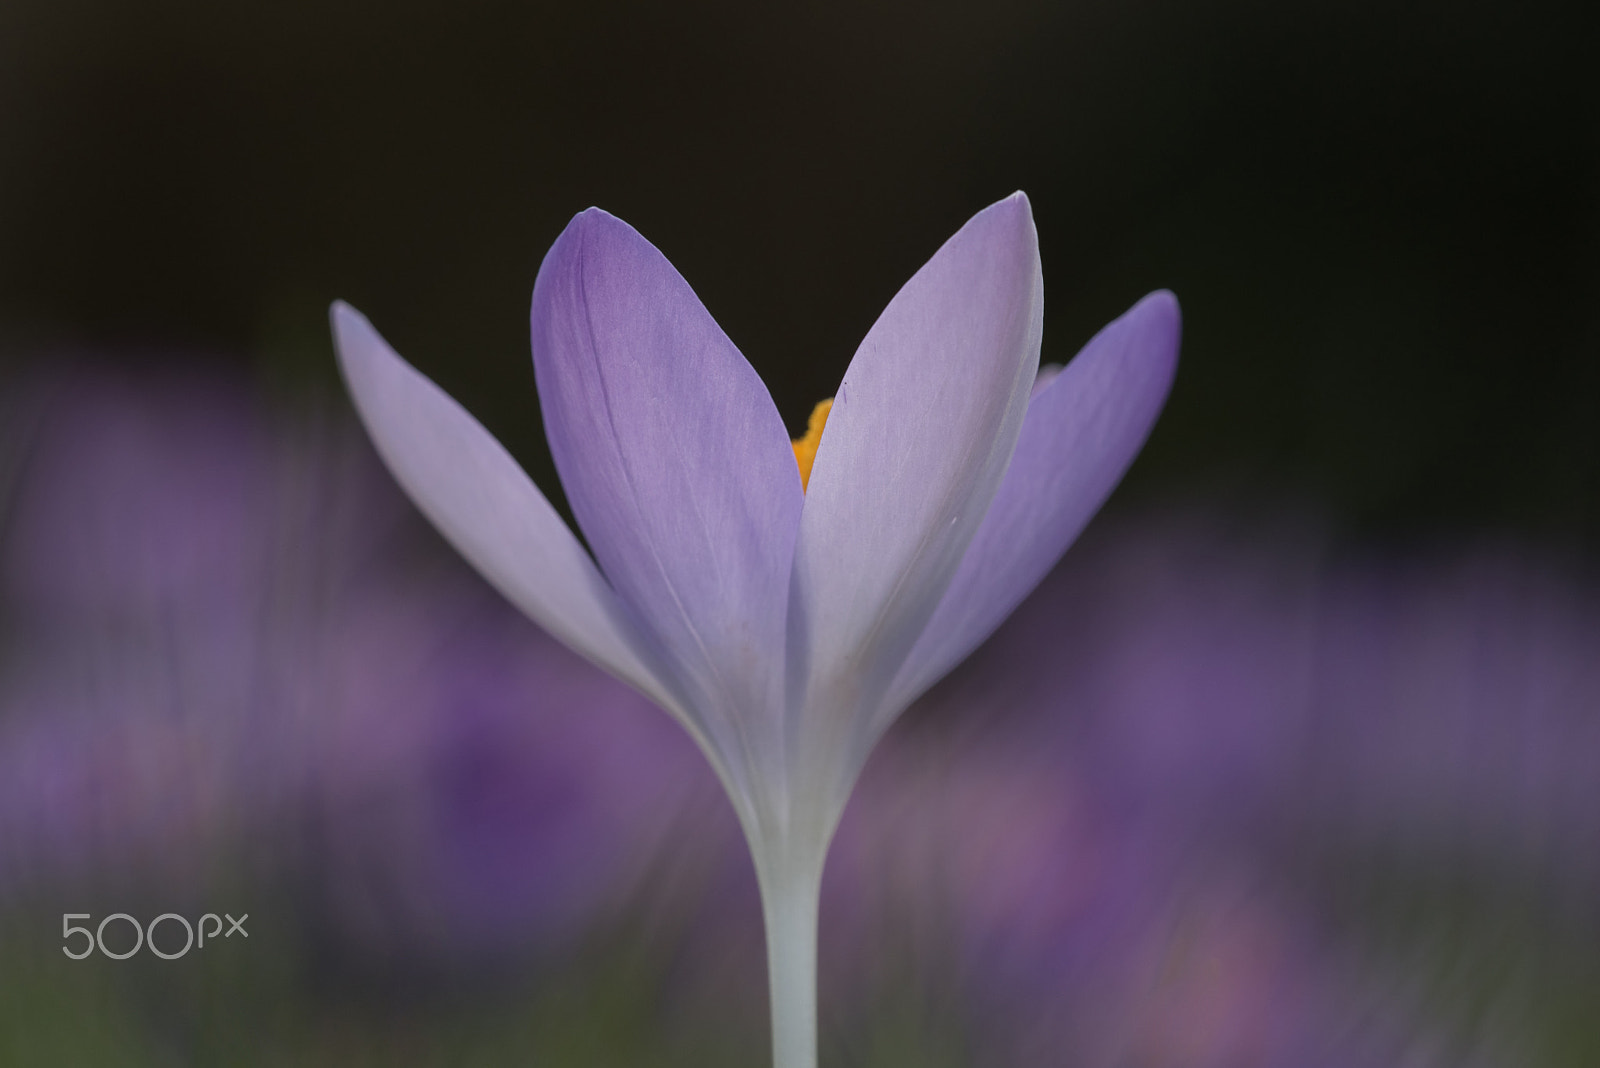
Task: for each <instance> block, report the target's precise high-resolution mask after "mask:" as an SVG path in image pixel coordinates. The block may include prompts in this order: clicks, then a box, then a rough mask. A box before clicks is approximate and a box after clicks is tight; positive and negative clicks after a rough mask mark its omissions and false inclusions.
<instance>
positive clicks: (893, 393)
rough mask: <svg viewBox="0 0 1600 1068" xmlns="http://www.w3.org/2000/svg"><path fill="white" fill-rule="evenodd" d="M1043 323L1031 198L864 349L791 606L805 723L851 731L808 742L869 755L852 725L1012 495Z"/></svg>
mask: <svg viewBox="0 0 1600 1068" xmlns="http://www.w3.org/2000/svg"><path fill="white" fill-rule="evenodd" d="M1043 314H1044V284H1043V281H1042V277H1041V274H1040V268H1039V250H1038V237H1037V235H1036V233H1035V231H1034V226H1033V216H1032V213H1031V211H1030V209H1029V206H1028V201H1027V198H1026V197H1024V196H1023V195H1022V194H1021V193H1017V194H1015V195H1013V196H1012V197H1010V198H1008V199H1006V200H1003V201H1001V202H1000V203H998V204H995V205H992V206H991V207H989V208H986V209H985V210H983V211H982V212H979V213H978V214H977V215H976V216H974V217H973V218H972V220H971V221H970V222H968V223H967V224H966V225H965V226H964V227H962V228H961V230H960V231H959V232H958V233H957V234H956V235H955V236H954V237H952V238H951V239H950V240H949V241H947V242H945V244H944V246H943V247H942V248H940V249H939V251H938V252H937V253H935V254H934V256H933V258H932V259H931V260H929V261H928V263H927V264H926V265H924V266H923V267H922V269H921V270H919V271H918V272H917V273H916V275H915V276H913V277H912V279H911V280H910V281H909V282H907V283H906V285H905V287H904V288H903V289H901V290H900V292H899V293H898V294H896V295H895V297H894V299H893V300H891V301H890V302H889V306H888V307H887V308H885V309H884V312H883V315H882V316H881V317H879V319H878V321H877V323H875V324H874V325H873V327H872V329H871V330H870V331H869V332H868V334H867V336H866V339H865V340H863V341H862V343H861V347H860V348H859V349H858V350H857V352H856V355H855V358H854V359H853V360H852V361H851V363H850V368H849V370H848V371H846V372H845V376H844V382H843V383H842V384H841V385H840V387H839V392H838V395H837V396H836V397H835V398H834V403H833V411H832V413H831V415H830V416H829V418H828V424H827V429H826V430H825V431H824V432H823V435H822V442H821V446H820V448H819V449H818V451H817V459H816V466H815V467H814V468H813V469H812V474H811V482H810V487H809V489H808V491H807V494H806V501H805V509H804V511H803V513H802V515H801V520H800V537H799V542H798V544H797V546H796V550H795V573H794V585H793V587H792V590H791V594H790V596H791V598H792V608H791V614H792V619H791V637H790V640H791V656H793V657H795V659H796V662H797V663H798V664H800V665H802V668H801V670H803V671H804V677H805V679H806V682H805V689H804V692H803V693H802V694H800V695H798V696H797V702H798V706H797V707H798V708H799V709H801V710H803V711H801V712H800V713H799V714H800V715H801V716H803V717H805V718H808V719H809V718H813V717H816V716H823V717H835V718H836V719H837V721H838V722H836V723H835V725H834V729H832V730H830V729H827V728H826V727H825V726H823V725H809V724H808V725H806V726H804V727H802V728H800V730H799V731H798V732H797V733H800V734H804V733H808V732H809V733H810V734H811V735H821V736H830V735H831V736H834V737H835V738H837V739H838V740H839V741H841V742H842V743H843V744H846V745H849V746H852V747H853V746H855V745H856V741H855V740H854V739H853V738H849V737H847V736H849V735H851V734H853V733H855V730H856V727H855V724H854V722H853V721H854V720H859V717H860V716H861V715H862V714H863V713H864V712H865V710H867V709H870V708H871V707H873V706H874V705H875V704H876V703H877V701H878V699H880V698H881V697H882V695H883V692H884V690H885V688H886V687H887V686H888V684H889V682H890V680H891V679H892V678H893V673H894V671H895V670H896V669H897V668H898V667H899V663H900V660H901V658H903V657H904V656H905V654H906V653H907V652H908V651H909V649H910V647H911V643H912V641H913V640H915V638H916V635H917V634H919V633H920V632H921V630H922V627H923V625H924V624H925V623H926V622H927V620H928V617H929V615H930V614H931V613H932V612H933V610H934V607H935V606H936V605H937V604H938V601H939V598H940V596H941V595H942V594H943V593H944V589H945V586H946V584H947V583H948V582H949V580H950V576H951V575H952V574H953V573H954V571H955V569H956V566H957V565H958V564H959V563H960V561H961V555H962V553H963V552H964V551H965V549H966V547H967V543H968V542H969V541H970V540H971V538H972V536H973V534H974V533H975V532H976V530H977V528H978V524H979V522H980V521H981V520H982V519H983V514H984V512H985V510H986V509H987V508H988V506H989V501H990V499H991V497H992V496H993V494H994V492H995V490H996V488H997V487H998V486H999V484H1000V478H1001V476H1002V475H1003V474H1004V472H1005V468H1006V462H1007V461H1008V460H1009V459H1010V456H1011V451H1012V449H1013V447H1014V446H1015V444H1016V440H1017V434H1018V432H1019V431H1020V429H1021V426H1022V419H1023V415H1024V412H1025V411H1026V408H1027V402H1028V392H1029V389H1030V388H1031V386H1032V384H1033V381H1034V376H1035V374H1036V372H1037V370H1038V364H1039V338H1040V333H1041V331H1042V329H1043ZM822 744H828V743H826V742H824V743H822ZM852 774H853V771H852Z"/></svg>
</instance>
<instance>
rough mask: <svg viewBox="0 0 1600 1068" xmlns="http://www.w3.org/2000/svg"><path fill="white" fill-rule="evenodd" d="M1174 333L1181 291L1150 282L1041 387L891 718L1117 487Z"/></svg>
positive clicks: (1143, 431)
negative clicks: (1155, 288) (1149, 288)
mask: <svg viewBox="0 0 1600 1068" xmlns="http://www.w3.org/2000/svg"><path fill="white" fill-rule="evenodd" d="M1178 335H1179V316H1178V302H1177V300H1176V299H1175V298H1174V297H1173V296H1172V294H1171V293H1168V292H1166V291H1165V290H1162V291H1159V292H1156V293H1151V294H1150V295H1149V296H1147V297H1145V298H1144V299H1143V300H1141V301H1139V303H1137V304H1135V305H1134V306H1133V307H1132V308H1131V309H1129V310H1128V311H1127V312H1126V313H1124V314H1123V315H1122V317H1121V318H1119V319H1117V320H1116V321H1115V322H1113V323H1111V324H1110V325H1109V326H1107V327H1106V328H1105V329H1103V330H1101V331H1100V332H1099V333H1098V334H1096V335H1095V336H1094V338H1093V339H1092V340H1091V341H1090V342H1089V344H1087V345H1085V346H1084V348H1083V351H1082V352H1080V353H1078V355H1077V357H1076V358H1075V359H1074V360H1073V361H1072V362H1071V363H1069V364H1068V365H1067V366H1066V368H1065V369H1063V370H1062V371H1060V373H1059V374H1057V375H1056V376H1055V377H1054V378H1053V379H1052V380H1050V381H1048V382H1047V383H1046V384H1045V385H1044V386H1043V387H1042V388H1040V389H1039V390H1038V391H1037V392H1036V393H1035V394H1034V397H1033V399H1032V402H1031V403H1030V404H1029V406H1028V417H1027V419H1026V421H1025V422H1024V423H1023V426H1022V436H1021V438H1020V439H1018V441H1017V451H1016V453H1015V454H1014V455H1013V456H1012V458H1011V466H1010V467H1009V468H1008V469H1007V470H1006V476H1005V480H1004V481H1003V482H1002V483H1001V485H1000V492H999V493H997V494H996V495H995V498H994V503H993V504H992V505H991V506H990V508H989V514H988V515H987V516H985V517H984V520H983V525H982V526H981V527H980V528H979V529H978V533H977V536H976V537H974V538H973V539H972V544H971V545H970V546H969V547H968V549H967V553H966V556H965V557H963V558H962V561H961V566H960V567H959V568H958V569H957V570H956V575H955V578H954V579H952V580H951V582H950V587H949V589H948V590H946V591H945V595H944V599H943V600H942V601H940V602H939V607H938V609H937V610H936V611H935V612H934V614H933V618H932V619H930V620H929V621H928V627H927V629H926V630H924V631H923V633H922V636H921V637H920V638H918V639H917V643H916V645H915V646H914V647H913V648H912V651H911V655H910V656H909V657H907V658H906V661H905V664H904V665H903V666H902V667H901V669H900V674H899V676H898V677H897V678H896V679H895V684H894V688H893V690H892V691H891V696H890V699H889V701H888V702H886V704H885V706H884V708H885V713H886V718H892V717H893V715H894V714H895V713H896V712H898V710H899V709H901V708H904V707H905V705H907V704H909V703H910V702H911V701H912V700H914V699H915V698H916V696H917V695H918V694H920V693H921V692H922V691H923V690H925V689H927V688H928V687H929V686H931V685H932V684H933V683H934V682H936V681H938V679H939V678H940V676H942V675H943V674H944V673H945V672H947V671H949V670H950V669H951V668H952V667H954V666H955V665H956V664H957V663H959V662H960V661H961V660H962V659H964V658H965V657H966V655H967V654H968V653H970V652H971V651H972V650H973V649H975V648H976V647H977V646H978V644H979V643H981V642H982V641H983V640H984V639H985V638H987V637H988V636H989V634H990V633H991V632H992V631H993V630H994V629H995V628H996V627H998V626H999V625H1000V624H1001V623H1002V622H1003V621H1004V620H1005V618H1006V617H1007V616H1008V615H1010V614H1011V610H1012V609H1013V608H1015V607H1016V606H1017V604H1018V603H1019V602H1021V600H1022V599H1023V598H1024V597H1026V596H1027V595H1028V593H1029V592H1030V591H1031V590H1032V589H1033V587H1034V586H1035V585H1037V584H1038V582H1039V580H1040V579H1042V578H1043V577H1044V576H1045V574H1046V573H1047V572H1048V571H1049V570H1050V568H1052V567H1053V566H1055V562H1056V561H1057V560H1058V559H1060V557H1061V554H1062V553H1064V552H1066V550H1067V546H1069V545H1071V544H1072V542H1073V539H1075V538H1076V537H1077V536H1078V534H1079V532H1080V531H1082V530H1083V528H1084V526H1085V524H1087V523H1088V522H1089V519H1090V517H1092V516H1093V515H1094V513H1095V512H1096V511H1097V510H1098V509H1099V508H1100V505H1101V504H1102V503H1103V502H1104V501H1105V499H1106V497H1107V496H1109V495H1110V493H1111V490H1112V488H1113V487H1115V486H1116V484H1117V482H1118V481H1119V480H1120V479H1121V478H1122V474H1123V472H1124V471H1126V470H1127V468H1128V465H1129V464H1130V463H1132V462H1133V458H1134V457H1135V456H1136V455H1138V452H1139V449H1140V447H1141V446H1143V444H1144V440H1145V438H1146V437H1147V436H1148V435H1149V433H1150V427H1151V426H1152V425H1153V424H1154V423H1155V420H1156V415H1157V414H1158V413H1159V412H1160V411H1161V406H1162V404H1163V403H1164V402H1165V401H1166V398H1167V391H1168V389H1170V388H1171V385H1172V376H1173V372H1174V371H1175V370H1176V369H1177V361H1178ZM887 725H888V724H887V722H885V723H882V724H881V726H885V727H886V726H887Z"/></svg>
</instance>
